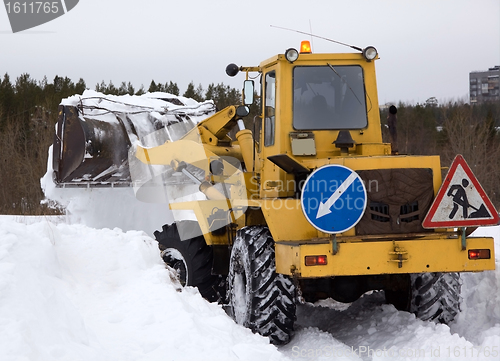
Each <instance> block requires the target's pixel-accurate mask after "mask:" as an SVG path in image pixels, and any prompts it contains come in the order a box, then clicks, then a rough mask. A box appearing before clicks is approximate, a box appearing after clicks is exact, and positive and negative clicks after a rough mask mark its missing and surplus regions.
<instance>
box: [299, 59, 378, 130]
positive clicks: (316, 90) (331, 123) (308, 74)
mask: <svg viewBox="0 0 500 361" xmlns="http://www.w3.org/2000/svg"><path fill="white" fill-rule="evenodd" d="M367 125H368V119H367V115H366V95H365V87H364V77H363V69H362V68H361V66H359V65H350V66H332V65H324V66H297V67H295V68H294V70H293V126H294V128H295V129H299V130H322V129H332V130H337V129H362V128H365V127H366V126H367Z"/></svg>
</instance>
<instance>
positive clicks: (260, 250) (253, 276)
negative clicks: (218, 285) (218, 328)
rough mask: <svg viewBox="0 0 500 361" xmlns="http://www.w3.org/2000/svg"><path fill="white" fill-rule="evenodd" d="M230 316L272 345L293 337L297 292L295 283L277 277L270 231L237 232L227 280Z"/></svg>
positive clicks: (242, 230) (255, 227)
mask: <svg viewBox="0 0 500 361" xmlns="http://www.w3.org/2000/svg"><path fill="white" fill-rule="evenodd" d="M228 295H229V307H230V312H231V314H232V316H233V318H234V320H235V321H236V322H237V323H238V324H240V325H243V326H245V327H248V328H250V329H251V330H252V331H253V332H257V333H259V334H261V335H263V336H267V337H269V339H270V341H271V343H273V344H277V345H279V344H285V343H288V342H289V341H290V340H291V337H292V335H293V324H294V322H295V318H296V316H295V314H296V304H295V298H296V290H295V285H294V283H293V281H292V279H291V278H290V277H288V276H285V275H282V274H278V273H276V263H275V252H274V240H273V239H272V237H271V233H270V232H269V230H268V229H267V227H263V226H251V227H246V228H243V229H241V230H239V231H238V232H237V235H236V239H235V241H234V245H233V249H232V252H231V260H230V264H229V277H228Z"/></svg>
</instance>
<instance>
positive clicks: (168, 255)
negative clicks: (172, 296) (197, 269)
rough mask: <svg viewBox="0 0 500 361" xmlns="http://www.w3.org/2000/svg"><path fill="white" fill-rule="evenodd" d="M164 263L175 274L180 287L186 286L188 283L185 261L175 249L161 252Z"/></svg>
mask: <svg viewBox="0 0 500 361" xmlns="http://www.w3.org/2000/svg"><path fill="white" fill-rule="evenodd" d="M163 259H164V260H165V263H166V264H168V265H169V266H170V267H172V268H173V269H174V270H175V271H176V272H177V279H178V280H179V283H180V284H181V286H183V287H184V286H186V285H187V284H188V281H189V277H188V272H187V264H186V260H185V259H184V257H183V256H182V254H181V253H180V252H179V251H178V250H177V249H175V248H167V249H166V250H164V251H163Z"/></svg>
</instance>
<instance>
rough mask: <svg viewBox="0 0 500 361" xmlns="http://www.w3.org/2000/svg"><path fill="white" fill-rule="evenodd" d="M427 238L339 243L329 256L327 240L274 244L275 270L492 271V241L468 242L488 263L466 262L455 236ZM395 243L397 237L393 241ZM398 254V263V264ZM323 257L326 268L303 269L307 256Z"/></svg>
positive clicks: (307, 274) (301, 273)
mask: <svg viewBox="0 0 500 361" xmlns="http://www.w3.org/2000/svg"><path fill="white" fill-rule="evenodd" d="M448 236H449V235H448V234H437V233H434V234H430V235H426V236H424V237H422V238H419V239H410V240H394V241H390V240H379V241H359V242H346V243H338V252H337V254H335V255H334V254H332V243H331V242H329V241H328V240H327V239H323V240H317V241H316V242H311V243H308V244H304V243H299V242H279V243H276V270H277V272H279V273H283V274H287V275H293V274H294V275H296V276H298V277H302V278H313V277H331V276H354V275H376V274H398V273H422V272H464V271H466V272H476V271H483V270H494V269H495V255H494V251H493V239H492V238H468V239H467V250H469V249H490V250H491V259H484V260H469V259H468V252H467V250H465V251H462V248H461V242H460V239H459V238H458V237H456V234H455V235H454V236H451V235H450V237H451V238H450V237H448ZM394 238H395V239H397V237H396V236H395V237H394ZM399 254H401V261H400V260H399V257H400V256H399ZM318 255H326V256H327V257H328V261H327V262H328V263H327V265H325V266H306V265H305V257H306V256H318Z"/></svg>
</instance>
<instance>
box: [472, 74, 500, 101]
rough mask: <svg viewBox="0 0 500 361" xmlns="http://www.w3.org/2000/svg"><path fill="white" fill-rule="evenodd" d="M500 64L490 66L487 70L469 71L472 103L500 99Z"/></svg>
mask: <svg viewBox="0 0 500 361" xmlns="http://www.w3.org/2000/svg"><path fill="white" fill-rule="evenodd" d="M499 75H500V65H497V66H495V67H493V68H489V69H488V70H487V71H473V72H471V73H469V94H470V103H471V104H481V103H485V102H491V101H497V102H499V101H500V91H499V89H498V78H499Z"/></svg>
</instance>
